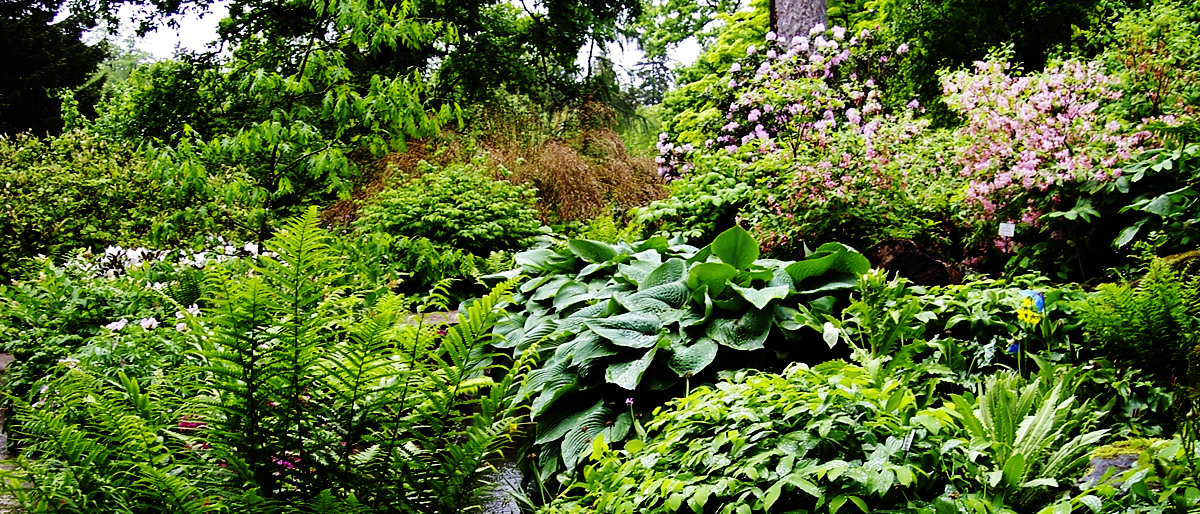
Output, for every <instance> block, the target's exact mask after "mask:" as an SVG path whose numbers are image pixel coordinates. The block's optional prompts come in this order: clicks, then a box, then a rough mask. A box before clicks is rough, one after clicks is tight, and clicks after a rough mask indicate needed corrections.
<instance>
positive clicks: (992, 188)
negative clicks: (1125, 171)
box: [943, 58, 1150, 259]
mask: <svg viewBox="0 0 1200 514" xmlns="http://www.w3.org/2000/svg"><path fill="white" fill-rule="evenodd" d="M1116 83H1117V80H1116V79H1115V78H1113V77H1109V76H1107V75H1105V74H1104V73H1103V71H1102V70H1101V68H1100V65H1099V63H1096V62H1090V63H1084V62H1079V61H1069V62H1065V63H1062V64H1059V65H1057V66H1053V67H1050V68H1048V69H1046V70H1045V71H1044V72H1041V73H1032V74H1029V75H1025V76H1021V75H1019V74H1017V73H1014V70H1012V69H1010V65H1009V64H1008V63H1007V62H1004V61H1002V60H999V59H996V58H992V59H989V60H987V61H983V62H978V63H976V65H975V70H974V72H973V73H971V72H967V71H959V72H957V73H954V74H952V75H948V76H945V77H943V87H944V88H945V92H946V95H945V101H946V103H947V104H948V105H949V106H950V107H951V108H952V109H953V110H954V111H956V112H957V113H959V114H960V115H961V116H963V118H964V119H965V121H966V123H965V125H964V126H963V127H962V128H961V129H959V135H960V136H961V146H960V147H959V148H958V150H957V157H956V159H955V163H956V164H957V165H959V166H961V169H960V170H959V174H960V175H961V176H962V177H963V178H964V179H966V180H968V181H969V182H968V185H967V187H966V192H965V195H964V198H963V200H964V201H963V205H962V207H963V209H965V210H966V211H967V213H968V216H969V217H970V219H972V220H973V228H974V231H973V235H972V238H971V241H970V242H971V243H975V244H977V245H986V241H987V240H989V239H993V238H994V241H993V244H994V247H995V248H996V249H998V250H1000V251H1001V252H1004V253H1011V252H1014V251H1015V250H1017V246H1016V245H1021V244H1029V243H1032V242H1034V241H1037V242H1043V243H1044V242H1045V241H1046V240H1047V239H1048V240H1050V241H1070V242H1071V243H1073V244H1070V245H1069V246H1072V247H1073V251H1071V252H1070V253H1072V254H1074V255H1060V254H1062V253H1064V252H1063V251H1051V252H1049V254H1047V255H1046V256H1045V257H1046V258H1049V259H1055V258H1058V257H1064V256H1065V257H1074V258H1077V259H1081V258H1082V256H1081V255H1079V253H1078V252H1081V251H1082V250H1083V246H1084V245H1083V244H1080V243H1081V242H1082V241H1084V240H1086V239H1088V238H1090V237H1091V236H1093V235H1095V233H1096V232H1097V230H1098V226H1097V225H1095V224H1091V223H1087V222H1088V221H1091V220H1093V219H1094V218H1095V217H1100V216H1103V214H1102V213H1101V211H1099V210H1097V209H1096V207H1097V206H1093V205H1092V199H1091V198H1089V196H1090V195H1089V193H1091V192H1094V191H1097V190H1098V189H1099V188H1100V186H1102V185H1103V184H1105V183H1108V182H1112V181H1115V180H1117V179H1119V178H1120V177H1121V175H1122V166H1123V165H1125V164H1127V163H1128V162H1129V160H1130V159H1131V158H1132V157H1133V156H1134V155H1136V154H1138V153H1140V152H1141V151H1142V150H1143V149H1144V148H1143V144H1145V143H1146V140H1147V138H1148V137H1149V136H1150V134H1149V132H1146V131H1138V130H1136V129H1133V128H1130V127H1128V126H1126V125H1125V124H1123V123H1121V122H1119V121H1116V120H1106V119H1105V118H1104V117H1102V116H1101V115H1100V108H1101V106H1102V105H1103V104H1104V103H1105V102H1110V101H1113V100H1117V99H1119V98H1120V96H1121V94H1120V92H1119V91H1118V90H1117V89H1116V88H1115V86H1116ZM1004 221H1009V222H1013V223H1015V224H1016V225H1017V231H1018V235H1017V237H1016V238H1014V239H1013V240H1009V239H1007V238H1001V237H999V236H997V235H996V234H997V230H996V227H997V226H998V224H999V223H1000V222H1004ZM1105 235H1106V237H1107V236H1110V234H1107V233H1105ZM1111 240H1112V238H1111V237H1107V239H1105V241H1102V242H1099V244H1100V245H1101V246H1103V245H1104V244H1105V243H1107V242H1108V241H1111ZM1051 246H1053V245H1049V246H1046V245H1043V246H1042V248H1040V250H1046V249H1052V248H1051ZM981 249H982V248H977V249H976V250H977V251H978V250H981ZM1060 250H1061V249H1060Z"/></svg>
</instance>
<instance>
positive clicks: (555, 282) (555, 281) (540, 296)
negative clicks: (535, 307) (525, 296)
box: [529, 276, 587, 302]
mask: <svg viewBox="0 0 1200 514" xmlns="http://www.w3.org/2000/svg"><path fill="white" fill-rule="evenodd" d="M569 282H573V281H572V280H571V279H569V278H567V277H562V276H559V277H554V278H552V279H550V280H548V281H546V282H545V283H544V284H542V285H541V286H539V287H538V288H537V291H535V292H534V293H533V296H530V297H529V299H530V300H532V301H535V302H540V301H542V300H549V299H550V298H554V295H555V294H557V293H558V290H559V289H561V288H562V286H563V284H567V283H569ZM575 283H576V284H578V282H575ZM581 285H582V284H581ZM584 289H585V290H586V289H587V286H584Z"/></svg>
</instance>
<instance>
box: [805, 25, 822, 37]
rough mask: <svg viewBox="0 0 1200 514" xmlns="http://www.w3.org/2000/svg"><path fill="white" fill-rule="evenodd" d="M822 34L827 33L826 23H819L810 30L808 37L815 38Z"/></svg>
mask: <svg viewBox="0 0 1200 514" xmlns="http://www.w3.org/2000/svg"><path fill="white" fill-rule="evenodd" d="M822 32H825V24H824V23H818V24H816V25H814V26H813V28H811V29H808V35H810V36H815V35H817V34H820V33H822Z"/></svg>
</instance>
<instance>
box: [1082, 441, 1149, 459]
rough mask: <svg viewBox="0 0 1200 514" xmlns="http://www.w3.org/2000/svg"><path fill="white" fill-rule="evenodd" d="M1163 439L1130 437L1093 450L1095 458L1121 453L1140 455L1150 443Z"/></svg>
mask: <svg viewBox="0 0 1200 514" xmlns="http://www.w3.org/2000/svg"><path fill="white" fill-rule="evenodd" d="M1158 441H1162V439H1130V440H1128V441H1120V442H1117V443H1113V444H1110V445H1106V446H1101V447H1099V448H1097V449H1096V451H1094V452H1092V458H1094V459H1112V458H1115V457H1118V456H1121V455H1139V454H1141V453H1142V452H1143V451H1146V449H1147V448H1149V447H1150V445H1152V444H1154V443H1156V442H1158Z"/></svg>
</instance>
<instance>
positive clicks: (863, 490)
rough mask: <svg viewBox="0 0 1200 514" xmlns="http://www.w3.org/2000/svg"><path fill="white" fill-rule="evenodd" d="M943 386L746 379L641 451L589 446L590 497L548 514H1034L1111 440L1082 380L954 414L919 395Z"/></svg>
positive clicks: (961, 402)
mask: <svg viewBox="0 0 1200 514" xmlns="http://www.w3.org/2000/svg"><path fill="white" fill-rule="evenodd" d="M942 380H945V379H944V378H938V376H937V375H936V374H935V375H923V374H919V373H918V374H912V373H899V374H897V373H891V372H886V371H883V370H881V369H880V368H878V367H877V366H873V365H870V364H867V365H864V366H857V365H853V364H848V363H846V362H841V361H832V362H827V363H825V364H821V365H819V366H816V367H812V368H810V367H808V366H804V365H793V366H791V367H790V368H788V370H787V371H785V372H784V374H783V375H775V374H767V373H762V374H758V373H753V372H744V371H743V372H738V373H736V374H733V376H732V378H731V379H730V380H727V381H722V382H720V383H719V384H717V385H716V387H712V388H710V387H704V388H701V389H699V390H697V391H696V392H694V393H692V394H691V395H689V396H687V397H685V398H681V399H678V400H675V401H673V402H672V403H671V404H670V405H669V406H668V408H667V409H664V410H663V411H661V412H660V413H658V416H657V417H656V418H655V419H654V420H653V421H651V422H650V423H648V424H647V427H646V432H647V437H646V438H645V439H644V440H635V441H629V442H627V443H625V444H624V445H618V444H616V442H615V441H610V440H609V439H607V438H601V437H596V438H595V439H593V440H592V442H591V445H590V446H591V450H592V457H591V459H590V460H591V463H589V464H588V465H587V466H586V469H585V471H584V473H583V477H584V478H583V479H582V480H580V481H579V482H578V483H576V484H574V485H575V486H577V487H579V488H580V489H581V490H582V491H583V495H584V496H583V497H582V498H569V499H560V500H559V501H558V502H557V503H555V504H553V505H551V506H550V507H549V508H547V509H544V512H553V513H583V512H604V513H634V512H637V513H642V512H646V513H669V512H680V511H683V512H688V511H691V512H697V513H700V512H705V513H721V514H727V513H741V512H853V511H859V512H922V513H924V512H929V513H933V512H1012V511H1014V510H1015V511H1017V512H1035V511H1036V510H1037V509H1038V508H1041V507H1043V506H1045V505H1047V504H1051V503H1054V502H1055V501H1056V500H1057V499H1058V498H1059V497H1060V496H1061V495H1062V492H1064V491H1066V490H1068V489H1069V488H1070V486H1071V484H1072V483H1073V482H1074V480H1075V479H1076V478H1077V476H1078V475H1077V473H1079V472H1080V471H1081V470H1082V469H1083V466H1084V465H1085V464H1086V462H1087V455H1088V449H1089V446H1090V445H1092V444H1095V443H1096V442H1097V441H1098V440H1099V439H1100V438H1101V437H1102V436H1103V431H1089V430H1090V428H1089V426H1088V423H1087V421H1088V420H1089V419H1090V418H1091V416H1092V415H1093V414H1094V409H1095V406H1094V405H1092V404H1091V402H1081V401H1078V400H1077V399H1076V398H1075V397H1073V396H1072V393H1073V391H1074V388H1075V387H1077V386H1078V384H1079V383H1080V382H1081V381H1083V380H1085V378H1084V377H1083V376H1082V375H1081V374H1080V372H1079V370H1078V369H1074V370H1072V369H1059V370H1057V371H1055V370H1052V369H1051V368H1046V369H1045V370H1043V373H1042V375H1041V376H1039V377H1038V378H1035V379H1033V380H1025V379H1022V378H1020V377H1017V376H1014V375H1012V374H1009V373H1004V372H1001V373H997V374H995V375H992V376H989V377H988V378H987V380H986V382H985V385H984V387H983V392H982V394H981V395H980V396H979V397H978V398H976V397H974V396H972V395H969V394H968V395H965V396H958V395H954V396H953V397H952V398H953V401H950V400H947V401H945V402H942V401H941V398H940V397H931V396H929V395H927V394H923V393H922V391H921V389H920V388H916V389H914V388H910V385H914V384H921V385H922V386H923V385H924V384H926V383H927V382H940V381H942ZM852 504H853V505H854V506H853V507H852V506H851V505H852Z"/></svg>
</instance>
